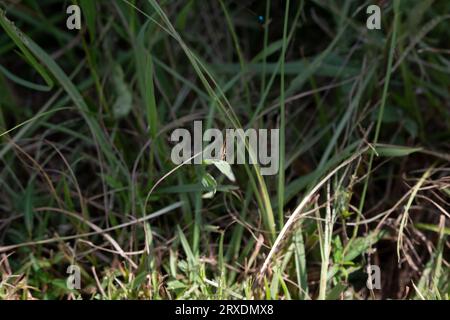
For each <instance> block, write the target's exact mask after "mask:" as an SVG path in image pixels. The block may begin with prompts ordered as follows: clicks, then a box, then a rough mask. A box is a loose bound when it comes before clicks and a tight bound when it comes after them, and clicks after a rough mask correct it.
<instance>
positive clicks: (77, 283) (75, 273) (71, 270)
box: [66, 264, 81, 290]
mask: <svg viewBox="0 0 450 320" xmlns="http://www.w3.org/2000/svg"><path fill="white" fill-rule="evenodd" d="M66 273H67V274H69V276H68V277H67V280H66V286H67V288H68V289H69V290H75V289H76V290H80V288H81V269H80V267H79V266H77V265H74V264H71V265H70V266H68V267H67V270H66Z"/></svg>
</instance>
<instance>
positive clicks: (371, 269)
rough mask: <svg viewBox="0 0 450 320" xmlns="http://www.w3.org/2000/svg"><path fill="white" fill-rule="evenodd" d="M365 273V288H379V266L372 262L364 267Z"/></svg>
mask: <svg viewBox="0 0 450 320" xmlns="http://www.w3.org/2000/svg"><path fill="white" fill-rule="evenodd" d="M366 273H367V282H366V285H367V288H368V289H370V290H373V289H377V290H380V289H381V270H380V267H379V266H377V265H374V264H370V265H368V266H367V269H366Z"/></svg>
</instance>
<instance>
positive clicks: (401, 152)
mask: <svg viewBox="0 0 450 320" xmlns="http://www.w3.org/2000/svg"><path fill="white" fill-rule="evenodd" d="M421 150H422V148H411V147H404V146H394V145H381V144H379V145H377V146H376V147H375V151H376V152H377V153H378V155H379V156H380V157H405V156H409V155H410V154H413V153H415V152H419V151H421Z"/></svg>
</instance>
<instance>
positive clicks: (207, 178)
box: [202, 173, 217, 199]
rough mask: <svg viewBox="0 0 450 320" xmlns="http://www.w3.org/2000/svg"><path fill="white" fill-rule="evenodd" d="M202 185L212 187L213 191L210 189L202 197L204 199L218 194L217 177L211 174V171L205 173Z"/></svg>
mask: <svg viewBox="0 0 450 320" xmlns="http://www.w3.org/2000/svg"><path fill="white" fill-rule="evenodd" d="M202 185H203V186H204V187H205V188H208V189H209V188H211V189H212V191H209V192H207V193H205V194H204V195H203V196H202V198H204V199H210V198H212V197H214V195H215V194H216V191H217V181H216V179H214V177H213V176H212V175H210V174H209V173H205V175H204V176H203V178H202Z"/></svg>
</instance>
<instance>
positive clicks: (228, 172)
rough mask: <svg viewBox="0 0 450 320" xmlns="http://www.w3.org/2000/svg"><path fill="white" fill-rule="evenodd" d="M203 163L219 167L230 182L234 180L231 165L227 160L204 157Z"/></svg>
mask: <svg viewBox="0 0 450 320" xmlns="http://www.w3.org/2000/svg"><path fill="white" fill-rule="evenodd" d="M203 163H205V164H213V165H215V166H216V168H217V169H219V171H220V172H222V173H223V174H224V175H225V176H226V177H227V178H228V179H230V180H231V181H232V182H235V181H236V178H235V176H234V173H233V170H231V166H230V164H229V163H228V162H226V161H224V160H214V159H205V160H204V161H203Z"/></svg>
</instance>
